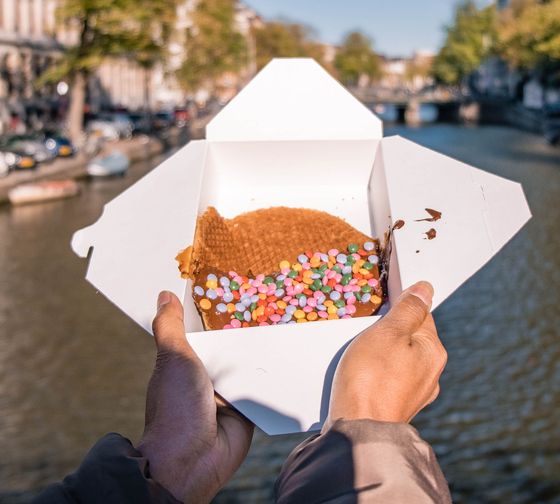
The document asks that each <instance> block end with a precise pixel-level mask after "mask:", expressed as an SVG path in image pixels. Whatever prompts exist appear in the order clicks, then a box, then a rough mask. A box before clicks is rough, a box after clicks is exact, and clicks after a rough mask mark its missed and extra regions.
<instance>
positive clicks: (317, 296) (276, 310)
mask: <svg viewBox="0 0 560 504" xmlns="http://www.w3.org/2000/svg"><path fill="white" fill-rule="evenodd" d="M378 264H379V254H378V250H377V247H376V245H375V243H374V242H371V241H368V242H365V243H364V244H362V245H361V246H360V245H358V244H355V243H351V244H350V245H348V247H347V250H346V251H340V250H337V249H330V250H329V251H328V252H327V253H326V254H325V253H324V252H305V253H303V254H300V255H299V256H298V257H297V262H295V263H291V262H290V261H287V260H283V261H280V263H279V264H278V268H279V272H278V273H276V274H274V275H266V276H265V275H263V274H261V275H257V276H256V277H255V278H248V277H246V276H243V275H239V274H237V273H236V272H235V271H230V272H228V274H227V276H226V275H225V274H223V275H222V276H220V277H218V276H216V275H215V274H213V273H209V274H208V275H207V276H206V278H205V279H204V280H202V279H199V283H200V282H202V285H196V286H194V288H193V293H194V295H195V298H196V299H197V300H198V305H199V307H200V309H201V310H203V311H205V312H207V313H211V312H214V313H215V314H216V315H217V316H219V320H224V326H223V328H224V329H237V328H240V327H248V326H250V325H253V326H254V325H261V326H265V325H277V324H294V323H302V322H313V321H321V320H333V319H340V318H342V319H346V318H350V317H352V316H353V315H355V314H356V312H357V311H358V310H359V307H360V306H363V305H366V304H368V306H369V309H366V308H367V307H365V306H364V307H363V308H362V314H364V313H365V312H367V313H368V314H371V313H373V312H374V311H375V310H376V309H377V308H379V306H381V304H382V303H383V292H382V289H381V285H380V283H379V280H378V278H379V271H378V269H377V268H378Z"/></svg>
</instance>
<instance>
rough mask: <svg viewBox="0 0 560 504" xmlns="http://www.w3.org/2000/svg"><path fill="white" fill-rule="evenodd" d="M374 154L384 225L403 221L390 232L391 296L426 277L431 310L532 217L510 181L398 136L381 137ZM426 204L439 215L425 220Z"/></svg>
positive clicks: (517, 189)
mask: <svg viewBox="0 0 560 504" xmlns="http://www.w3.org/2000/svg"><path fill="white" fill-rule="evenodd" d="M378 152H379V155H380V156H382V163H379V164H378V163H377V162H376V164H375V168H374V169H383V170H384V177H381V179H384V181H385V183H386V184H387V188H386V190H387V195H388V202H389V209H390V219H389V222H395V221H396V220H398V219H402V220H404V221H405V225H404V227H402V228H401V229H398V230H395V231H394V233H393V254H394V255H393V261H392V262H395V260H396V263H397V264H391V270H390V272H389V278H390V282H389V283H390V286H389V288H390V295H391V297H392V298H393V299H394V297H395V294H398V291H400V290H402V289H405V288H406V287H408V286H410V285H412V284H413V283H415V282H417V281H419V280H428V281H430V282H431V283H432V284H433V286H434V289H435V296H434V304H433V307H434V308H435V307H436V306H438V305H439V304H440V303H441V302H442V301H443V300H444V299H446V298H447V297H448V296H449V295H450V294H451V293H452V292H454V291H455V290H456V289H457V288H458V287H459V286H460V285H461V284H462V283H463V282H465V281H466V280H467V279H468V278H469V277H471V276H472V275H473V274H474V273H475V272H476V271H478V270H479V269H480V268H481V267H482V266H483V265H484V264H486V262H488V261H489V260H490V258H492V257H493V256H494V255H495V254H496V253H497V252H498V251H499V250H500V248H502V247H503V246H504V245H505V244H506V243H507V241H509V240H510V239H511V238H512V237H513V236H514V235H515V234H516V233H517V231H519V230H520V229H521V227H522V226H523V225H524V224H525V223H526V222H527V221H528V220H529V219H530V217H531V213H530V210H529V206H528V204H527V201H526V199H525V196H524V194H523V189H522V187H521V185H520V184H518V183H516V182H512V181H511V180H507V179H504V178H502V177H498V176H496V175H492V174H490V173H487V172H484V171H482V170H479V169H477V168H474V167H472V166H469V165H467V164H465V163H461V162H460V161H457V160H455V159H452V158H450V157H448V156H444V155H443V154H439V153H437V152H435V151H432V150H430V149H427V148H425V147H422V146H420V145H418V144H415V143H414V142H411V141H409V140H405V139H404V138H401V137H398V136H394V137H387V138H384V139H383V140H382V141H381V145H380V148H379V151H378ZM426 208H430V209H434V210H437V211H439V212H441V214H442V216H441V219H439V220H437V221H435V222H430V221H426V220H424V219H427V218H430V215H429V213H428V212H427V211H426ZM430 229H433V230H434V231H435V237H434V238H433V239H428V235H427V234H426V233H427V232H428V231H429V230H430ZM377 232H379V230H377ZM395 266H396V267H395ZM395 274H396V276H395ZM391 276H393V278H391ZM395 281H398V283H400V285H398V286H397V285H396V284H395Z"/></svg>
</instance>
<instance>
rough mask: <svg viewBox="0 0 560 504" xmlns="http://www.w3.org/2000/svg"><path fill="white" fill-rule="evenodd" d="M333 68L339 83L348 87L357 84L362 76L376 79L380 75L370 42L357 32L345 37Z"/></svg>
mask: <svg viewBox="0 0 560 504" xmlns="http://www.w3.org/2000/svg"><path fill="white" fill-rule="evenodd" d="M334 66H335V68H336V70H337V71H338V74H339V77H340V79H341V81H342V82H343V83H344V84H346V85H349V86H355V85H356V84H358V80H359V79H360V77H361V76H362V75H365V76H367V77H369V78H370V79H377V78H379V77H381V74H382V72H381V64H380V61H379V56H377V54H375V52H374V50H373V42H372V40H371V39H370V38H369V37H368V36H367V35H364V34H363V33H360V32H358V31H354V32H351V33H349V34H348V35H346V37H345V38H344V41H343V42H342V45H341V46H340V48H339V50H338V52H337V53H336V56H335V60H334Z"/></svg>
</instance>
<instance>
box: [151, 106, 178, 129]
mask: <svg viewBox="0 0 560 504" xmlns="http://www.w3.org/2000/svg"><path fill="white" fill-rule="evenodd" d="M174 122H175V116H174V114H173V112H169V111H164V110H160V111H159V112H156V113H155V114H154V115H153V120H152V124H153V126H154V129H156V130H164V129H168V128H170V127H171V126H173V123H174Z"/></svg>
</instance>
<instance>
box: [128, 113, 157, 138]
mask: <svg viewBox="0 0 560 504" xmlns="http://www.w3.org/2000/svg"><path fill="white" fill-rule="evenodd" d="M128 116H129V117H130V120H131V121H132V133H133V134H142V133H143V134H147V133H150V129H151V128H150V116H149V115H147V114H146V113H144V112H133V113H131V114H129V115H128Z"/></svg>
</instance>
